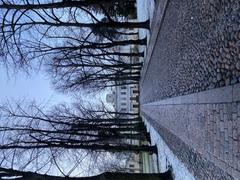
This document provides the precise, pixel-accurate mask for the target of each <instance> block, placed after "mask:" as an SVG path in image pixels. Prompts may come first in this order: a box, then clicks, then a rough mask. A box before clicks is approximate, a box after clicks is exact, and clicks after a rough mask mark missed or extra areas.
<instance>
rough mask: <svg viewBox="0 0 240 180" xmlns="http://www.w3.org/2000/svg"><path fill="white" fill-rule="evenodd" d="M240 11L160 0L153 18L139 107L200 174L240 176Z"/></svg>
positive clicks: (193, 0) (188, 0) (233, 5)
mask: <svg viewBox="0 0 240 180" xmlns="http://www.w3.org/2000/svg"><path fill="white" fill-rule="evenodd" d="M239 11H240V6H239V3H238V1H232V2H230V1H226V2H225V1H224V2H223V3H219V1H198V0H177V1H171V0H163V1H161V2H160V3H159V4H158V7H157V11H156V14H155V16H154V18H153V22H152V29H151V39H150V42H149V46H148V50H147V56H146V59H145V67H144V69H143V78H142V80H141V84H140V86H141V91H140V103H141V104H142V106H141V110H142V114H143V115H144V116H145V118H146V119H147V120H148V121H149V122H150V124H151V125H152V127H154V128H155V130H156V131H158V133H159V134H160V135H161V137H162V138H163V139H164V140H165V142H166V143H167V145H168V146H169V147H170V149H171V150H172V151H173V152H174V153H175V155H177V157H178V158H179V159H180V160H181V161H182V162H183V163H184V164H185V165H186V166H187V167H188V169H189V170H190V171H191V172H192V173H193V174H194V176H195V177H196V179H204V180H205V179H219V180H220V179H240V152H239V150H240V139H239V138H240V85H239V84H238V83H239V82H240V56H239V54H240V47H239V41H240V26H239V24H240V16H239ZM157 17H158V18H157ZM198 92H199V93H198ZM193 93H194V94H193Z"/></svg>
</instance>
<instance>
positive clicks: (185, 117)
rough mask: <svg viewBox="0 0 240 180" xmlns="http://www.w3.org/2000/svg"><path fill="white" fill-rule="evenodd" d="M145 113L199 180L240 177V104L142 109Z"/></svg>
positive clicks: (144, 106)
mask: <svg viewBox="0 0 240 180" xmlns="http://www.w3.org/2000/svg"><path fill="white" fill-rule="evenodd" d="M142 111H143V112H144V114H145V116H146V115H147V117H148V118H149V120H150V123H151V124H152V126H153V127H154V128H157V131H158V132H159V133H160V135H161V136H162V137H163V138H164V140H165V141H166V143H167V144H168V146H169V147H170V148H171V150H172V151H173V152H174V153H175V154H176V155H177V156H178V157H179V158H180V159H181V160H182V161H183V162H184V163H185V164H186V166H187V167H188V168H189V169H190V170H191V171H192V172H193V174H194V175H195V176H196V177H197V179H233V178H234V179H238V178H239V177H240V103H221V104H178V105H155V106H153V105H143V106H142Z"/></svg>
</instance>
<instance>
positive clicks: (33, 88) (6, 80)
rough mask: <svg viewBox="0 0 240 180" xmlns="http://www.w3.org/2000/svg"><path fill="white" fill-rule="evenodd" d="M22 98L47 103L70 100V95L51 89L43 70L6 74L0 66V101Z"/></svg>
mask: <svg viewBox="0 0 240 180" xmlns="http://www.w3.org/2000/svg"><path fill="white" fill-rule="evenodd" d="M22 99H26V100H30V101H32V100H35V101H37V102H38V103H40V104H45V103H46V104H49V105H53V104H58V103H62V102H69V103H70V102H71V97H70V96H68V95H66V94H62V93H60V92H57V91H55V90H54V89H53V87H52V85H51V81H50V79H49V77H47V75H46V74H45V73H44V72H42V71H40V72H38V73H33V74H31V75H27V74H26V73H23V72H18V73H17V74H11V73H10V75H7V72H6V69H5V68H4V67H1V66H0V103H4V102H6V101H7V100H9V101H12V100H22Z"/></svg>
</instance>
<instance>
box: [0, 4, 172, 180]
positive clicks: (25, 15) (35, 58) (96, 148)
mask: <svg viewBox="0 0 240 180" xmlns="http://www.w3.org/2000/svg"><path fill="white" fill-rule="evenodd" d="M134 5H135V1H134V0H129V1H126V0H122V1H119V0H108V1H103V0H81V1H78V0H59V1H50V0H47V1H41V0H24V1H22V0H0V10H1V13H2V14H1V17H0V21H1V25H0V29H1V30H0V46H1V51H0V57H1V63H2V64H4V65H5V66H6V67H11V68H13V69H15V70H18V69H20V70H25V71H28V70H29V69H31V68H35V67H42V66H43V68H44V69H45V70H47V72H48V73H49V75H50V76H51V78H52V82H53V85H54V87H55V88H56V89H57V90H60V91H63V92H71V93H72V92H79V91H81V90H82V89H84V88H85V89H86V88H87V89H92V90H94V91H96V90H101V89H105V88H107V87H112V86H121V85H129V84H138V83H139V79H140V71H141V68H142V62H133V61H130V60H129V59H134V58H140V57H143V56H144V52H139V51H138V48H132V49H134V50H131V51H130V50H129V49H130V48H129V47H130V46H131V47H134V46H135V47H138V46H145V45H146V42H147V39H146V38H143V39H138V38H137V37H138V36H137V34H138V33H137V31H136V30H137V29H138V28H144V29H149V20H146V21H144V22H136V21H129V16H130V15H129V14H131V16H132V17H134V16H136V15H135V14H134ZM130 12H131V13H130ZM126 49H127V50H126ZM0 110H1V114H2V116H1V117H2V119H5V121H4V122H2V123H1V124H2V125H1V126H0V135H1V139H2V140H1V141H2V142H1V145H0V150H1V151H2V152H3V153H2V155H1V158H2V161H1V164H0V165H1V166H4V165H5V166H9V164H10V165H11V168H10V169H8V168H4V167H1V173H0V177H8V176H9V177H12V176H20V179H26V180H27V179H62V177H57V176H49V175H42V174H38V173H34V172H26V171H18V170H14V169H12V168H13V167H14V166H15V165H16V162H19V161H17V159H18V158H22V159H24V160H23V161H22V162H21V163H22V164H21V163H20V164H21V167H22V169H24V168H23V167H25V168H26V167H28V166H30V165H33V164H34V163H36V162H37V163H38V164H40V165H38V166H40V168H38V169H37V170H38V171H41V170H42V169H44V168H45V166H47V165H48V164H50V165H49V167H50V166H51V165H52V164H55V166H56V167H57V168H58V170H59V171H61V168H59V166H58V163H57V156H58V155H59V154H61V155H64V156H67V155H69V154H78V155H79V152H78V150H79V149H80V150H81V152H83V151H84V152H87V154H88V153H92V154H93V153H94V152H95V153H98V152H106V151H107V152H111V153H119V152H133V153H140V152H149V153H157V148H156V146H151V145H150V136H149V134H148V133H147V131H146V128H145V126H144V124H143V122H142V119H141V117H140V116H139V114H133V113H123V112H112V111H109V110H108V109H107V108H106V107H101V108H100V109H99V108H86V107H84V105H83V104H81V103H78V105H77V106H76V105H75V106H67V105H58V106H55V107H53V108H52V110H48V111H44V110H43V109H42V108H41V107H40V106H38V105H37V104H35V103H31V104H29V105H28V107H27V108H24V107H23V105H22V104H16V105H14V106H13V105H12V104H7V105H2V106H1V107H0ZM136 140H138V141H146V142H149V143H147V145H141V144H140V145H133V144H132V143H131V142H132V141H136ZM39 157H42V158H41V162H39ZM76 157H77V156H76ZM78 163H79V161H77V163H76V164H78ZM18 167H19V164H18ZM46 172H48V171H46ZM62 175H64V173H62ZM64 176H65V175H64ZM166 177H167V176H165V175H164V174H149V175H143V174H140V175H136V174H125V173H123V174H120V173H115V174H114V173H105V174H101V175H99V176H95V177H86V178H70V177H68V176H65V178H67V179H101V178H103V179H113V178H114V179H116V178H117V179H119V180H120V179H130V178H131V179H147V178H149V179H153V180H154V179H158V178H160V179H161V178H163V179H166Z"/></svg>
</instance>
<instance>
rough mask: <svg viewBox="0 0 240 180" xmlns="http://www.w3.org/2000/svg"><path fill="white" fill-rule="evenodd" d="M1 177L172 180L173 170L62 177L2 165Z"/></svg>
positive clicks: (19, 179)
mask: <svg viewBox="0 0 240 180" xmlns="http://www.w3.org/2000/svg"><path fill="white" fill-rule="evenodd" d="M0 170H1V174H0V177H1V179H2V177H8V178H9V179H14V176H21V177H19V178H17V179H18V180H64V179H65V180H172V179H173V178H172V174H171V171H170V170H168V171H167V172H165V173H158V174H157V173H155V174H145V173H144V174H143V173H118V172H117V173H114V172H105V173H102V174H100V175H97V176H91V177H60V176H50V175H43V174H38V173H35V172H24V171H17V170H13V169H7V168H2V167H0Z"/></svg>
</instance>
